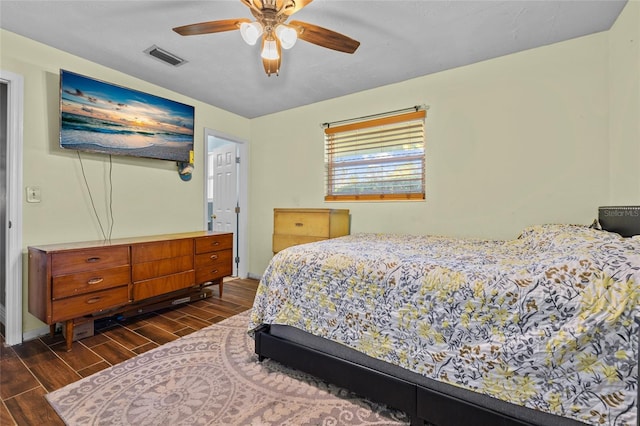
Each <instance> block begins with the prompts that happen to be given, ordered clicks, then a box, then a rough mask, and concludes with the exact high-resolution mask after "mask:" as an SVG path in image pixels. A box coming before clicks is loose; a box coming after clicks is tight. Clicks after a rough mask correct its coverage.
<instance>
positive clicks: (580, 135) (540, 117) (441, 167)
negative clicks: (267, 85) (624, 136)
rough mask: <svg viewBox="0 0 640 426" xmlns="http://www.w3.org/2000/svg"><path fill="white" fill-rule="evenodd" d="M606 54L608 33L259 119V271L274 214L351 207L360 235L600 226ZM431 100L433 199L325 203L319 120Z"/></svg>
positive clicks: (254, 191) (508, 233) (253, 217)
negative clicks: (596, 221) (281, 209)
mask: <svg viewBox="0 0 640 426" xmlns="http://www.w3.org/2000/svg"><path fill="white" fill-rule="evenodd" d="M607 49H608V38H607V34H606V33H600V34H595V35H592V36H588V37H582V38H579V39H574V40H570V41H567V42H563V43H558V44H555V45H551V46H546V47H541V48H538V49H533V50H529V51H525V52H521V53H518V54H513V55H509V56H505V57H501V58H497V59H493V60H489V61H485V62H482V63H477V64H474V65H469V66H465V67H461V68H457V69H453V70H449V71H445V72H441V73H438V74H434V75H429V76H424V77H421V78H416V79H413V80H409V81H405V82H402V83H398V84H394V85H390V86H385V87H380V88H377V89H373V90H369V91H365V92H361V93H357V94H354V95H349V96H345V97H342V98H338V99H332V100H329V101H326V102H321V103H317V104H313V105H309V106H305V107H301V108H296V109H293V110H290V111H285V112H281V113H277V114H273V115H269V116H266V117H261V118H257V119H253V120H252V135H253V136H252V139H251V158H254V159H257V158H259V159H260V160H261V161H260V162H257V161H254V163H253V164H252V170H251V171H252V176H251V179H252V180H251V193H250V196H251V202H250V205H251V210H250V225H251V239H250V247H251V250H252V251H251V266H250V271H251V272H252V273H254V274H256V275H261V274H262V272H263V271H264V268H265V267H266V265H267V263H268V261H269V259H270V258H271V233H272V230H273V208H275V207H299V206H303V207H332V208H348V209H350V210H351V214H352V228H351V231H352V233H356V232H397V233H412V234H423V233H429V234H447V235H454V236H472V237H481V238H514V237H516V236H517V235H518V233H519V232H520V231H521V230H522V228H523V227H525V226H527V225H531V224H537V223H548V222H564V223H567V222H568V223H584V224H588V223H590V222H591V221H592V220H593V219H594V218H595V216H596V214H597V207H598V206H599V205H602V204H603V203H604V204H606V203H607V201H608V199H609V171H608V166H607V164H608V160H607V159H608V155H609V152H608V142H607V141H608V137H609V135H608V131H609V127H608V108H607V106H608V102H609V92H608V83H607V73H608V53H607ZM423 54H428V50H427V51H425V52H424V53H423ZM423 103H424V104H427V105H429V106H430V109H429V111H428V112H427V119H426V132H427V188H426V191H427V197H426V198H427V199H426V201H425V202H385V203H325V202H324V201H323V195H324V192H323V139H322V137H323V136H322V129H321V128H320V123H323V122H328V121H334V120H340V119H345V118H351V117H358V116H363V115H368V114H374V113H376V112H382V111H389V110H395V109H399V108H403V107H409V106H412V105H416V104H423Z"/></svg>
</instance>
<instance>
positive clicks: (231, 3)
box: [0, 0, 626, 118]
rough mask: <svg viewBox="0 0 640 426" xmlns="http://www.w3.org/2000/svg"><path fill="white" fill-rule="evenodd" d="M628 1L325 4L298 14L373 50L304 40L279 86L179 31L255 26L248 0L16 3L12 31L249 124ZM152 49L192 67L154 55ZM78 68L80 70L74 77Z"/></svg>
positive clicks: (553, 31) (252, 66)
mask: <svg viewBox="0 0 640 426" xmlns="http://www.w3.org/2000/svg"><path fill="white" fill-rule="evenodd" d="M625 4H626V0H624V1H621V0H586V1H582V0H562V1H556V0H543V1H521V0H508V1H484V0H475V1H436V0H424V1H393V0H385V1H364V0H361V1H349V0H316V1H314V2H312V3H311V4H309V5H308V6H306V7H305V8H304V9H302V10H301V11H299V12H298V13H296V14H295V15H293V18H292V19H296V20H301V21H306V22H309V23H312V24H315V25H319V26H322V27H325V28H328V29H331V30H334V31H337V32H340V33H343V34H345V35H347V36H349V37H351V38H354V39H356V40H358V41H360V42H361V45H360V47H359V48H358V50H357V51H356V52H355V53H354V54H353V55H349V54H346V53H341V52H336V51H333V50H329V49H324V48H322V47H319V46H316V45H313V44H310V43H307V42H304V41H302V40H299V41H298V43H297V44H296V45H295V46H294V47H293V49H291V50H288V51H283V59H282V66H281V69H280V75H279V76H274V75H272V76H271V77H267V75H266V74H265V72H264V70H263V67H262V62H261V59H260V54H259V46H258V45H256V46H248V45H247V44H245V43H244V42H243V41H242V38H241V37H240V33H239V32H238V31H231V32H224V33H217V34H208V35H198V36H188V37H183V36H180V35H178V34H176V33H175V32H173V31H172V28H173V27H176V26H181V25H186V24H191V23H196V22H203V21H212V20H218V19H231V18H252V16H251V14H250V12H249V9H248V8H247V7H246V6H245V5H244V4H243V3H241V1H240V0H222V1H215V0H206V1H169V0H163V1H132V0H128V1H115V0H110V1H77V0H75V1H61V0H48V1H31V0H21V1H5V0H0V26H1V27H2V28H4V29H6V30H9V31H11V32H14V33H17V34H20V35H23V36H25V37H28V38H30V39H33V40H36V41H39V42H42V43H45V44H47V45H50V46H53V47H56V48H58V49H61V50H64V51H67V52H70V53H72V54H75V55H78V56H81V57H83V58H86V59H89V60H91V61H93V62H96V63H99V64H102V65H105V66H107V67H110V68H113V69H115V70H118V71H122V72H124V73H126V74H129V75H132V76H135V77H138V78H141V79H143V80H146V81H149V82H152V83H155V84H157V85H159V86H162V87H166V88H168V89H171V90H174V91H175V92H178V93H182V94H184V95H187V96H189V97H191V98H195V99H198V100H200V101H203V102H206V103H208V104H211V105H215V106H217V107H220V108H222V109H225V110H227V111H230V112H233V113H236V114H239V115H241V116H244V117H247V118H254V117H259V116H262V115H265V114H270V113H274V112H278V111H283V110H286V109H290V108H295V107H298V106H302V105H307V104H311V103H314V102H318V101H321V100H325V99H330V98H335V97H338V96H342V95H347V94H350V93H355V92H359V91H362V90H366V89H370V88H374V87H378V86H382V85H386V84H391V83H395V82H399V81H403V80H407V79H410V78H413V77H418V76H422V75H427V74H430V73H434V72H438V71H442V70H446V69H451V68H454V67H459V66H462V65H467V64H471V63H474V62H478V61H482V60H486V59H490V58H495V57H498V56H502V55H507V54H510V53H513V52H518V51H522V50H526V49H531V48H534V47H538V46H543V45H547V44H551V43H555V42H558V41H563V40H568V39H571V38H575V37H580V36H583V35H587V34H591V33H596V32H600V31H604V30H608V29H609V28H610V27H611V25H612V24H613V22H614V21H615V19H616V18H617V16H618V15H619V14H620V12H621V10H622V8H623V7H624V5H625ZM152 45H157V46H158V47H160V48H162V49H165V50H167V51H169V52H171V53H173V54H175V55H177V56H179V57H181V58H184V59H186V60H187V61H188V63H186V64H184V65H182V66H179V67H172V66H169V65H167V64H165V63H163V62H160V61H159V60H157V59H155V58H152V57H150V56H147V55H145V54H144V53H143V52H144V50H145V49H147V48H149V47H150V46H152ZM69 71H76V72H79V71H78V70H73V69H70V70H69Z"/></svg>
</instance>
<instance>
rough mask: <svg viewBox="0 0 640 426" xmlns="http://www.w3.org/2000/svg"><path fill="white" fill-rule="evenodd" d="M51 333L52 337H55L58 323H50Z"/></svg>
mask: <svg viewBox="0 0 640 426" xmlns="http://www.w3.org/2000/svg"><path fill="white" fill-rule="evenodd" d="M49 334H50V335H51V337H53V335H54V334H56V325H55V324H49Z"/></svg>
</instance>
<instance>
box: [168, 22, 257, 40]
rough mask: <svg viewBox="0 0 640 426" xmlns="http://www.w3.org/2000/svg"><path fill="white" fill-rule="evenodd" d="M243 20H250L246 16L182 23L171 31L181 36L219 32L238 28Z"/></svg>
mask: <svg viewBox="0 0 640 426" xmlns="http://www.w3.org/2000/svg"><path fill="white" fill-rule="evenodd" d="M243 22H251V20H249V19H246V18H238V19H223V20H221V21H209V22H200V23H199V24H190V25H183V26H181V27H175V28H174V29H173V31H175V32H177V33H178V34H180V35H183V36H189V35H198V34H211V33H221V32H223V31H233V30H238V29H240V24H241V23H243Z"/></svg>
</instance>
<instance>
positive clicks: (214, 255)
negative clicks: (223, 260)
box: [210, 254, 218, 260]
mask: <svg viewBox="0 0 640 426" xmlns="http://www.w3.org/2000/svg"><path fill="white" fill-rule="evenodd" d="M217 258H218V255H217V254H212V255H211V257H210V259H213V260H216V259H217Z"/></svg>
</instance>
